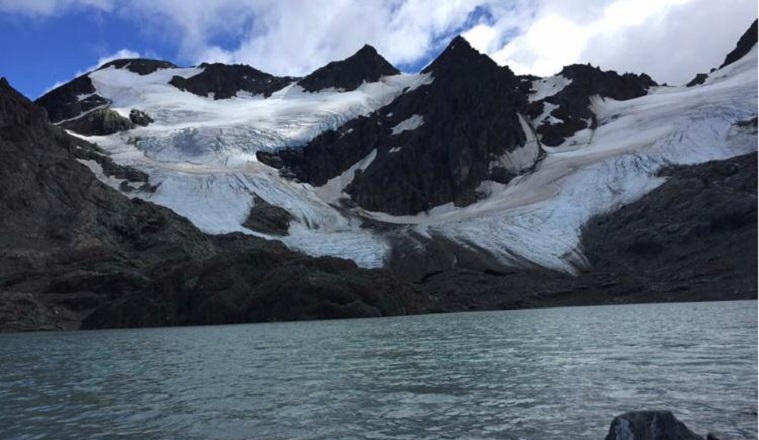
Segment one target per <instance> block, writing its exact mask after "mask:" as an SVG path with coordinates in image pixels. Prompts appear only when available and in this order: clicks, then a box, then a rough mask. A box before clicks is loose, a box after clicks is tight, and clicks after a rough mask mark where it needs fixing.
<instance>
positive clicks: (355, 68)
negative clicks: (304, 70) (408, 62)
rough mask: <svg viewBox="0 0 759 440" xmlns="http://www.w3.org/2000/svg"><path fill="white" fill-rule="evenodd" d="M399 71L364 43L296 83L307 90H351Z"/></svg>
mask: <svg viewBox="0 0 759 440" xmlns="http://www.w3.org/2000/svg"><path fill="white" fill-rule="evenodd" d="M399 73H400V72H399V71H398V69H396V68H395V67H394V66H393V65H392V64H390V63H389V62H388V61H387V60H386V59H385V58H383V57H382V55H380V54H379V53H378V52H377V50H376V49H375V48H374V47H372V46H370V45H368V44H365V45H364V46H363V47H362V48H361V49H359V51H358V52H356V53H355V54H353V55H351V56H350V57H348V58H346V59H344V60H340V61H333V62H331V63H329V64H327V65H326V66H324V67H321V68H319V69H316V70H315V71H314V72H313V73H311V74H310V75H308V76H306V77H305V78H303V79H302V80H300V81H299V82H298V85H299V86H301V87H303V89H304V90H305V91H307V92H318V91H319V90H324V89H329V88H335V89H341V90H343V91H351V90H355V89H356V88H358V87H359V86H360V85H361V84H362V83H364V82H376V81H378V80H379V79H380V78H381V77H383V76H390V75H397V74H399Z"/></svg>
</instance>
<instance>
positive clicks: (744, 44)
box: [719, 20, 757, 69]
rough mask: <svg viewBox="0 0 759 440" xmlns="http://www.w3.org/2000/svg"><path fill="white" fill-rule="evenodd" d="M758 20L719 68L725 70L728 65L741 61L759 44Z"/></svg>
mask: <svg viewBox="0 0 759 440" xmlns="http://www.w3.org/2000/svg"><path fill="white" fill-rule="evenodd" d="M756 25H757V20H754V22H753V23H752V24H751V26H749V28H748V30H746V32H745V33H744V34H743V35H742V36H741V38H740V40H738V44H737V45H736V46H735V49H733V50H732V51H731V52H730V53H729V54H727V56H726V57H725V61H724V62H723V63H722V65H721V66H719V68H720V69H721V68H723V67H725V66H727V65H730V64H732V63H734V62H736V61H738V60H739V59H741V58H743V57H744V56H745V55H746V54H747V53H749V51H751V49H752V48H753V47H754V46H755V45H756V42H757V27H756Z"/></svg>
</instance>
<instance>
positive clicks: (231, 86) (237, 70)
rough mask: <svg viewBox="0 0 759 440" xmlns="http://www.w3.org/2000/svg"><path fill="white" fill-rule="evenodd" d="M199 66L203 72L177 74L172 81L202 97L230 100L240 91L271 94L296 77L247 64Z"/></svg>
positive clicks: (175, 85) (180, 87)
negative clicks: (272, 73)
mask: <svg viewBox="0 0 759 440" xmlns="http://www.w3.org/2000/svg"><path fill="white" fill-rule="evenodd" d="M198 67H200V68H202V69H203V72H201V73H199V74H197V75H195V76H192V77H190V78H184V77H181V76H175V77H173V78H172V79H171V81H169V84H171V85H173V86H174V87H176V88H178V89H180V90H186V91H188V92H191V93H194V94H196V95H199V96H209V94H213V98H214V99H227V98H231V97H233V96H236V95H237V92H241V91H243V92H248V93H251V94H253V95H264V97H269V96H271V94H272V93H274V92H276V91H277V90H279V89H281V88H283V87H285V86H286V85H288V84H290V83H291V82H292V81H294V80H295V78H291V77H278V76H274V75H271V74H268V73H266V72H262V71H260V70H258V69H255V68H253V67H251V66H248V65H245V64H222V63H213V64H207V63H203V64H201V65H200V66H198Z"/></svg>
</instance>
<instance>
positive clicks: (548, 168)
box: [85, 48, 757, 273]
mask: <svg viewBox="0 0 759 440" xmlns="http://www.w3.org/2000/svg"><path fill="white" fill-rule="evenodd" d="M199 71H200V70H199V69H165V70H159V71H157V72H155V73H153V74H151V75H145V76H139V75H137V74H133V73H131V72H128V71H126V70H118V69H113V68H111V69H104V70H101V71H97V72H94V73H92V74H91V78H92V79H93V83H94V85H95V87H96V89H97V91H98V94H100V95H102V96H104V97H106V98H108V99H111V100H112V101H113V107H112V108H114V109H115V110H116V111H118V112H119V113H120V114H122V115H124V116H127V115H128V114H129V111H130V110H131V109H133V108H136V109H139V110H143V111H145V112H146V113H147V114H149V115H150V116H151V117H152V118H154V119H155V120H156V122H155V123H154V124H151V125H150V126H148V127H139V128H136V129H134V130H130V131H128V132H123V133H119V134H115V135H112V136H107V137H91V138H88V139H89V140H91V141H93V142H96V143H98V144H99V145H100V146H101V147H103V148H104V149H106V150H107V151H109V152H110V153H112V158H113V160H114V161H116V162H117V163H121V164H125V165H131V166H134V167H136V168H138V169H140V170H143V171H145V172H146V173H148V175H150V183H151V184H152V185H158V187H157V190H156V192H155V193H154V194H150V193H138V196H139V197H143V198H145V199H148V200H151V201H153V202H155V203H158V204H161V205H164V206H168V207H169V208H171V209H173V210H175V211H176V212H177V213H179V214H181V215H183V216H186V217H187V218H188V219H190V220H191V221H192V222H193V223H194V224H195V225H197V226H198V227H199V228H201V229H202V230H203V231H206V232H209V233H224V232H231V231H241V232H245V233H248V234H255V235H261V234H257V233H255V232H253V231H249V230H247V229H245V228H244V227H242V226H241V224H242V223H243V222H244V220H245V219H246V218H247V215H248V214H249V212H250V207H251V206H252V205H253V203H254V197H253V194H256V195H257V196H258V197H261V198H262V199H264V200H266V201H267V202H269V203H272V204H275V205H277V206H281V207H283V208H284V209H286V210H288V211H289V212H290V213H291V214H292V215H293V217H294V218H295V220H294V221H293V222H292V223H291V226H290V231H289V233H290V235H288V236H285V237H280V238H276V237H271V238H276V239H280V240H282V241H283V242H284V243H286V244H287V245H288V246H291V247H293V248H295V249H299V250H302V251H304V252H306V253H308V254H311V255H334V256H339V257H344V258H351V259H353V260H355V261H356V262H357V263H358V264H360V265H362V266H365V267H377V266H381V265H382V264H383V263H384V261H385V258H386V255H387V254H388V251H389V244H388V242H387V241H386V239H385V238H383V236H382V235H381V233H379V232H373V231H372V230H371V229H368V228H364V227H362V226H361V219H360V218H359V217H357V216H352V215H350V214H346V211H345V210H344V209H342V208H340V209H338V208H336V207H335V206H332V204H337V202H338V200H339V199H340V198H342V197H347V196H346V195H345V194H344V189H345V187H346V186H347V185H348V184H349V183H350V181H351V180H352V179H353V176H354V175H355V172H356V170H358V169H364V168H366V167H367V166H368V165H369V164H370V163H371V161H372V160H374V157H375V155H376V154H377V152H376V151H373V152H372V154H370V155H369V156H367V157H365V158H363V159H362V160H361V161H359V162H358V163H357V164H354V166H353V167H351V169H349V170H348V171H346V172H345V173H343V174H342V175H341V176H337V177H336V178H333V179H332V180H330V181H329V182H328V183H327V185H324V186H322V187H320V188H314V187H312V186H311V185H308V184H304V183H298V182H295V181H290V180H286V179H284V178H282V177H280V176H279V174H278V172H277V170H275V169H273V168H270V167H268V166H266V165H264V164H261V163H258V162H257V160H256V156H255V152H256V151H259V150H276V149H278V148H283V147H297V146H300V145H303V144H305V143H306V142H307V141H308V140H310V139H312V138H313V137H314V136H316V135H318V134H319V133H321V132H323V131H325V130H327V129H331V128H337V127H338V126H340V125H341V124H343V123H344V122H346V121H348V120H351V119H353V118H355V117H357V116H359V115H365V114H369V113H371V112H373V111H375V110H377V109H379V108H381V107H383V106H384V105H386V104H388V103H390V102H392V101H393V100H394V99H395V98H396V97H398V96H400V95H401V94H402V93H404V91H406V90H410V89H413V88H415V87H420V86H422V85H424V84H427V83H429V82H431V81H432V79H431V78H430V77H429V76H426V75H397V76H392V77H385V78H383V79H382V80H381V81H380V82H377V83H370V84H364V85H362V86H361V87H360V88H359V89H357V90H355V91H351V92H344V93H337V92H318V93H305V92H303V90H302V89H301V88H300V87H298V86H295V85H290V86H288V87H286V88H285V89H283V90H281V91H279V92H277V93H275V94H274V95H272V96H271V97H269V98H267V99H263V98H262V97H260V96H250V95H249V94H247V95H246V96H238V97H234V98H231V99H227V100H219V101H214V100H212V99H209V98H206V97H199V96H195V95H193V94H191V93H188V92H182V91H179V90H178V89H176V88H174V87H172V86H170V85H168V84H167V82H168V81H169V80H170V79H171V77H172V76H173V75H180V76H191V75H194V74H197V73H198V72H199ZM567 84H569V80H567V79H566V78H564V77H562V76H560V75H557V76H554V77H551V78H547V79H543V80H537V81H535V82H534V83H533V86H534V88H535V90H536V93H535V94H533V95H532V96H531V97H530V99H531V100H532V101H535V100H538V99H542V98H544V97H547V96H551V95H553V94H555V93H558V91H560V90H561V89H563V88H564V87H566V85H567ZM404 89H405V90H404ZM241 95H243V94H241ZM756 105H757V54H756V48H754V49H753V50H752V52H751V53H750V54H749V55H747V56H746V57H744V58H743V59H742V60H740V61H738V62H736V63H734V64H731V65H730V66H727V67H726V68H724V69H720V70H717V71H715V72H713V73H712V74H710V75H709V78H708V79H707V81H706V82H705V84H704V85H703V86H700V87H693V88H685V87H662V88H657V89H655V90H653V91H652V92H651V93H650V94H649V95H647V96H643V97H640V98H637V99H633V100H628V101H619V102H618V101H614V100H611V99H606V100H603V99H601V98H594V99H593V100H592V106H591V109H592V110H593V111H594V113H595V114H596V116H597V119H598V127H597V128H596V129H594V130H591V129H586V130H581V131H580V132H578V133H576V134H575V135H574V136H573V137H571V138H569V139H567V141H566V142H565V143H563V144H562V145H561V146H559V147H556V148H549V147H545V146H538V144H537V142H536V140H535V139H534V135H532V133H533V130H531V129H529V128H530V127H525V126H527V125H528V122H527V121H525V120H523V119H522V120H521V122H522V124H523V128H524V129H525V130H524V131H525V133H526V134H527V135H528V142H527V144H526V145H525V146H524V147H523V148H520V149H517V150H515V151H513V152H511V153H508V154H505V155H504V156H503V157H499V158H494V159H493V164H491V166H497V165H501V166H507V167H508V168H510V169H515V170H524V169H525V168H527V164H530V163H532V162H534V161H533V158H534V157H535V156H536V155H537V154H538V153H540V149H542V151H543V152H544V153H545V154H546V157H545V158H544V159H543V161H541V162H540V163H539V165H538V166H537V168H536V169H535V170H534V171H531V172H527V173H525V174H523V175H520V176H518V177H517V178H515V179H514V180H512V181H511V182H510V183H509V184H507V185H503V184H498V183H495V182H483V184H482V185H480V193H481V194H482V195H483V196H484V198H483V199H482V200H479V201H478V202H476V203H474V204H472V205H470V206H467V207H464V208H459V207H455V206H453V204H452V203H449V204H445V205H442V206H439V207H436V208H434V209H431V210H430V211H428V212H426V213H421V214H418V215H414V216H390V215H388V214H384V213H370V212H363V211H361V210H360V209H357V210H356V214H357V215H365V216H368V217H371V218H374V219H377V220H382V221H386V222H390V223H396V224H400V225H412V227H413V228H414V230H415V231H417V232H419V233H420V234H422V235H423V236H424V235H426V236H432V235H436V234H439V235H444V236H446V237H449V238H451V239H453V240H454V241H457V242H460V243H462V244H463V245H470V244H472V243H474V244H476V245H477V247H479V248H480V249H484V250H485V251H488V252H490V253H491V254H492V255H493V256H495V257H496V258H497V259H499V260H500V261H501V262H502V263H504V264H508V265H516V266H532V265H537V266H543V267H548V268H552V269H556V270H561V271H566V272H569V273H573V272H576V271H577V270H578V268H581V267H583V266H584V265H585V264H586V261H585V257H584V255H583V252H582V249H581V248H580V236H581V228H582V226H583V225H584V224H585V222H587V221H588V220H589V219H590V218H591V217H592V216H593V215H596V214H601V213H605V212H609V211H612V210H614V209H616V208H618V207H620V206H622V205H624V204H626V203H630V202H633V201H635V200H637V199H638V198H640V197H642V196H643V195H644V194H646V193H647V192H648V191H651V190H652V189H654V188H656V187H657V186H659V185H661V184H662V183H663V182H664V179H663V178H661V177H656V173H657V172H658V170H660V169H661V168H662V167H663V166H666V165H669V164H695V163H701V162H705V161H709V160H715V159H725V158H729V157H732V156H736V155H739V154H743V153H748V152H751V151H755V150H756V146H757V144H756V142H757V138H756V133H755V132H752V131H750V130H746V129H739V128H737V127H736V126H735V125H734V123H735V122H737V121H741V120H746V119H749V118H752V117H754V116H755V115H756V108H757V107H756ZM544 110H545V112H547V113H550V110H549V109H544ZM546 116H548V115H547V114H544V115H541V117H540V118H539V119H538V121H535V122H539V121H540V120H541V119H543V118H545V117H546ZM410 119H413V117H412V118H410ZM422 122H423V121H422V120H421V117H419V119H418V121H417V122H415V123H414V124H416V125H415V126H414V124H412V123H410V122H409V120H408V119H407V120H406V121H404V122H402V123H401V124H404V123H407V125H405V126H403V127H401V124H398V125H396V126H395V127H394V129H401V128H403V129H413V128H416V127H418V126H419V125H418V124H421V123H422ZM424 122H426V123H432V121H424ZM412 126H413V127H412ZM405 127H412V128H405ZM399 132H400V131H399ZM395 148H398V147H395ZM391 151H392V150H391ZM395 151H398V150H395ZM85 164H86V165H88V166H90V167H91V168H92V169H93V171H95V172H96V173H97V172H98V170H97V169H96V167H94V165H93V164H92V163H89V162H88V163H85ZM100 177H102V175H101V176H100ZM110 183H111V184H112V185H113V184H116V183H117V182H110ZM132 194H134V193H132Z"/></svg>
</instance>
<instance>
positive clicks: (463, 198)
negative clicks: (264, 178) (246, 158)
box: [259, 37, 540, 215]
mask: <svg viewBox="0 0 759 440" xmlns="http://www.w3.org/2000/svg"><path fill="white" fill-rule="evenodd" d="M422 73H423V74H428V75H429V76H430V78H431V81H432V83H431V84H427V85H423V86H421V87H419V88H417V89H415V90H412V91H409V92H407V93H405V94H403V95H401V96H400V97H399V98H397V99H396V100H395V101H394V102H392V103H391V104H389V105H387V106H385V107H383V108H382V109H380V110H378V111H376V112H375V113H372V114H371V115H369V116H366V117H360V118H357V119H354V120H352V121H350V122H348V123H347V124H345V125H343V126H342V127H340V128H338V129H337V130H330V131H327V132H325V133H322V134H321V135H320V136H317V137H316V138H315V139H314V140H313V141H311V142H310V143H309V144H307V145H306V146H305V147H304V148H297V149H291V150H286V151H283V152H281V153H279V154H278V155H277V156H278V158H277V159H273V158H272V157H271V155H265V154H262V155H259V157H260V159H261V160H262V161H265V162H267V163H273V162H274V161H276V160H279V161H281V163H282V164H283V165H284V166H285V167H286V168H287V169H288V171H289V172H292V173H294V174H295V176H297V177H298V178H299V179H300V180H303V181H306V182H309V183H311V184H313V185H316V186H319V185H323V184H325V183H326V182H327V181H328V180H329V179H330V178H332V177H335V176H337V175H339V174H341V173H343V172H345V171H346V170H348V169H349V168H350V167H351V166H352V165H354V164H355V163H357V162H358V161H360V160H362V159H364V158H365V157H367V156H368V155H369V154H371V153H372V152H373V151H375V150H376V157H375V159H374V160H373V161H372V162H371V163H370V164H369V165H368V166H366V167H365V169H363V170H362V172H360V173H357V174H356V176H355V178H354V179H353V182H352V184H351V185H350V186H349V187H348V188H347V192H348V193H349V194H350V195H351V196H352V198H353V200H354V201H355V202H356V203H357V204H358V205H359V206H360V207H362V208H364V209H368V210H371V211H383V212H387V213H391V214H399V215H400V214H415V213H418V212H421V211H425V210H428V209H430V208H432V207H435V206H438V205H442V204H445V203H448V202H454V203H455V204H456V205H457V206H465V205H468V204H470V203H472V202H474V201H476V200H477V194H476V189H477V187H478V186H479V185H480V183H481V182H482V181H484V180H488V179H490V178H491V177H492V175H493V174H494V173H499V170H498V168H499V166H504V165H502V164H503V163H506V164H508V166H509V167H510V169H509V170H508V171H510V172H512V173H513V175H516V174H518V173H520V172H522V171H524V170H526V169H529V168H530V167H531V166H532V165H534V163H535V162H536V161H537V160H539V156H540V150H539V146H538V145H537V144H536V143H527V138H528V134H527V133H525V131H524V129H523V127H522V124H521V123H520V120H519V115H518V112H517V110H518V109H519V108H521V107H522V106H523V104H524V103H525V102H526V98H525V97H524V95H522V94H521V93H519V91H518V88H519V81H518V80H517V78H516V77H515V76H514V75H513V73H511V71H509V70H507V69H503V68H501V67H499V66H498V65H496V64H495V63H494V62H493V61H492V60H491V59H490V58H489V57H487V56H486V55H482V54H480V53H479V52H477V51H476V50H474V49H473V48H472V47H471V46H470V45H469V43H468V42H467V41H466V40H464V39H463V38H461V37H457V38H456V39H454V40H453V41H452V42H451V43H450V45H449V46H448V48H447V49H446V50H445V51H444V52H443V53H442V54H441V55H440V56H439V57H438V58H437V59H436V60H435V61H434V62H433V63H432V64H430V65H429V66H428V67H427V68H426V69H425V70H424V71H423V72H422ZM523 147H525V148H526V150H525V151H522V150H521V149H522V148H523ZM509 155H511V156H509ZM498 175H499V176H500V177H501V178H503V177H504V176H505V175H506V174H504V173H503V172H502V170H500V173H499V174H498Z"/></svg>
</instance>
